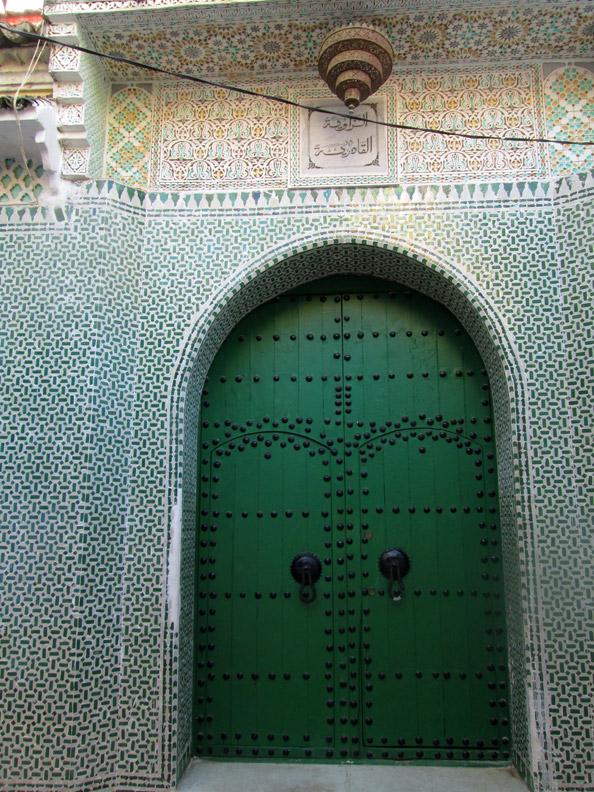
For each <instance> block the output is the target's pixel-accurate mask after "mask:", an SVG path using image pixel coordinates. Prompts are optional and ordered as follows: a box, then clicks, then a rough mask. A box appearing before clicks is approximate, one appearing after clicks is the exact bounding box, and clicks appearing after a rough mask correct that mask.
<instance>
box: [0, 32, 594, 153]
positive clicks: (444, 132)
mask: <svg viewBox="0 0 594 792" xmlns="http://www.w3.org/2000/svg"><path fill="white" fill-rule="evenodd" d="M0 29H2V30H8V31H10V30H11V28H10V27H9V26H8V25H5V24H4V23H2V22H0ZM20 32H21V33H22V34H23V35H24V36H27V37H29V38H31V39H33V40H37V41H43V42H45V43H46V44H54V45H55V46H58V47H68V48H70V49H73V50H76V51H77V52H83V53H85V54H86V55H94V56H95V57H97V58H104V59H106V60H110V61H114V62H115V63H123V64H126V65H127V66H134V67H135V68H138V69H146V70H147V71H151V72H155V73H157V74H165V75H167V76H168V77H176V78H177V79H179V80H188V81H190V82H194V83H198V84H199V85H208V86H209V87H211V88H221V89H223V90H226V91H234V92H235V93H239V94H243V95H244V96H256V97H258V98H259V99H268V100H270V101H272V102H278V103H280V104H284V105H289V106H290V107H296V108H298V109H300V110H309V111H310V112H312V113H323V114H324V115H333V116H338V117H339V118H347V119H351V120H358V121H365V122H367V123H368V124H375V125H377V126H383V127H388V128H389V129H400V130H403V131H406V132H425V133H428V134H430V135H441V136H443V137H457V138H466V139H469V140H495V141H498V142H500V143H548V144H549V145H557V146H583V147H591V146H594V140H592V141H590V140H557V139H555V138H546V137H524V136H519V135H515V136H506V137H501V136H500V135H479V134H474V133H472V132H453V131H452V130H449V129H429V128H428V127H416V126H411V125H409V124H397V123H394V122H392V121H381V120H380V119H369V118H361V117H360V116H356V115H353V114H352V113H341V112H339V111H337V110H328V109H325V108H322V107H314V106H312V105H306V104H300V103H299V102H294V101H292V100H291V99H285V98H284V97H282V96H274V95H272V94H265V93H259V92H258V91H253V90H251V89H250V88H241V87H239V86H237V85H229V84H227V83H221V82H217V81H215V80H207V79H206V78H204V77H195V76H194V75H192V74H184V73H183V72H177V71H173V70H171V69H164V68H162V67H161V66H153V65H151V64H148V63H142V62H141V61H137V60H134V59H132V58H126V57H124V56H123V55H110V54H109V53H107V52H98V51H97V50H93V49H90V48H89V47H83V46H81V45H80V44H64V43H63V42H61V41H58V40H57V39H54V38H51V37H50V36H42V35H40V34H39V33H29V32H25V31H20Z"/></svg>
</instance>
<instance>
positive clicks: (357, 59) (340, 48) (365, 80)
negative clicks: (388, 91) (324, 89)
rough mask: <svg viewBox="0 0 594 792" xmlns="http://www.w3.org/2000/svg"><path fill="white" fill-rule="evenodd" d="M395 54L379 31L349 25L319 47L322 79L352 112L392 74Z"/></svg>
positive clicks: (319, 67) (319, 64)
mask: <svg viewBox="0 0 594 792" xmlns="http://www.w3.org/2000/svg"><path fill="white" fill-rule="evenodd" d="M393 58H394V52H393V50H392V45H391V44H390V42H389V41H388V39H387V38H386V37H385V36H384V35H383V34H382V33H380V32H379V31H377V30H373V29H372V28H368V27H364V26H362V25H349V26H348V27H346V28H341V29H340V30H335V31H334V32H333V33H330V35H329V36H327V37H326V39H325V40H324V43H323V44H322V46H321V48H320V55H319V58H318V69H319V71H320V76H321V78H322V79H323V80H324V81H325V82H326V83H327V84H328V87H329V88H330V90H331V91H332V93H335V94H336V95H337V96H338V98H339V99H341V100H342V101H343V102H344V103H345V105H346V106H347V107H348V109H349V110H350V111H351V112H352V111H353V110H354V109H355V108H356V107H358V106H359V105H360V104H361V102H364V101H365V100H366V99H367V98H368V97H369V96H371V94H373V93H375V92H376V91H377V89H378V88H379V87H380V86H381V85H383V83H384V82H385V81H386V80H387V79H388V77H389V76H390V74H391V73H392V60H393Z"/></svg>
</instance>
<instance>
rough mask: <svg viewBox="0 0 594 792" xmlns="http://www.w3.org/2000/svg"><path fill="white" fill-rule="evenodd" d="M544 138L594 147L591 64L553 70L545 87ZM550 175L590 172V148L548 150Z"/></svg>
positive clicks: (593, 74) (593, 71) (592, 165)
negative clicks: (576, 142)
mask: <svg viewBox="0 0 594 792" xmlns="http://www.w3.org/2000/svg"><path fill="white" fill-rule="evenodd" d="M544 90H545V109H546V116H547V127H548V137H551V138H558V139H559V140H588V141H590V142H593V143H594V69H593V67H592V64H589V65H588V67H586V66H585V65H578V64H575V65H571V66H564V67H561V68H559V69H555V70H554V71H553V72H552V73H551V74H549V75H548V77H547V79H546V82H545V86H544ZM550 157H551V172H552V173H553V174H554V175H564V174H567V173H576V172H580V171H586V170H591V169H592V168H594V145H593V146H589V147H586V148H581V147H578V146H550Z"/></svg>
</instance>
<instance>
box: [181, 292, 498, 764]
mask: <svg viewBox="0 0 594 792" xmlns="http://www.w3.org/2000/svg"><path fill="white" fill-rule="evenodd" d="M309 288H310V289H311V292H310V293H305V292H302V293H291V294H287V295H284V296H282V297H280V298H277V299H276V300H274V301H272V302H271V303H268V304H267V305H265V306H262V307H261V308H259V309H258V310H256V311H254V312H253V313H252V314H250V315H249V316H248V317H246V318H245V319H244V320H243V321H242V322H241V323H240V324H239V325H238V326H237V327H236V328H235V329H234V331H233V332H232V333H231V335H230V336H229V338H228V339H227V340H226V342H225V343H224V344H223V346H222V347H221V349H220V351H219V353H218V355H217V357H216V358H215V361H214V362H213V365H212V367H211V370H210V372H209V378H208V382H207V384H206V386H205V390H204V394H203V398H202V407H203V409H202V428H201V436H200V460H199V463H200V464H199V468H200V473H199V475H200V482H199V485H200V487H199V503H198V509H199V522H198V530H197V545H198V546H197V564H196V569H197V606H196V636H197V640H196V664H197V668H196V675H195V676H196V688H195V725H196V745H197V751H198V753H199V754H206V755H212V756H227V757H242V758H247V757H252V756H257V757H263V758H274V759H278V758H282V757H289V758H290V759H291V758H292V759H306V758H311V759H318V760H319V759H325V760H327V759H333V760H334V759H336V760H344V759H351V758H353V759H357V758H358V759H370V760H382V759H388V760H392V761H393V760H399V759H400V760H433V761H435V760H439V761H442V760H448V759H451V760H458V761H470V760H479V761H480V760H482V761H497V760H505V759H507V758H508V756H509V724H508V705H507V698H508V697H507V668H506V658H507V652H506V640H505V623H504V602H503V580H502V572H501V560H500V557H501V548H500V530H499V512H498V500H497V492H496V472H495V456H494V453H495V446H494V439H493V426H492V413H491V400H490V393H489V383H488V378H487V374H486V371H485V369H484V366H483V363H482V361H481V359H480V357H479V355H478V352H477V350H476V348H475V347H474V345H473V343H472V341H471V340H470V339H469V337H468V335H467V334H466V332H465V331H464V330H463V329H462V328H461V327H460V325H459V323H458V322H457V321H456V320H455V318H454V317H453V316H452V315H451V314H449V312H448V311H447V310H446V309H445V308H443V306H440V305H439V304H437V303H435V302H433V301H432V300H430V299H428V298H426V297H424V296H423V295H421V294H418V293H416V292H411V291H410V290H407V289H405V288H404V287H400V286H398V285H396V284H386V283H384V282H382V281H376V280H375V279H365V280H363V279H358V278H348V279H345V278H342V279H339V278H331V279H327V280H325V281H319V282H317V283H314V284H310V285H309ZM394 547H396V548H399V549H401V550H403V551H404V552H405V553H406V554H407V555H408V557H409V559H410V571H409V573H408V574H407V575H406V577H405V578H404V580H403V583H404V595H403V596H402V598H401V599H400V600H399V601H394V600H393V599H392V598H391V597H390V596H389V595H388V588H389V580H387V579H386V578H385V577H384V576H383V575H382V574H381V573H380V571H379V567H378V560H379V557H380V555H381V554H382V552H383V551H385V550H387V549H390V548H394ZM303 552H310V553H314V554H315V555H316V556H317V557H318V558H319V559H320V562H321V566H322V573H321V577H320V580H319V581H318V583H317V584H316V598H315V600H314V601H310V602H307V603H304V602H302V601H301V600H300V598H299V585H298V584H297V583H296V581H295V580H294V579H293V577H292V575H291V571H290V566H291V561H292V559H293V558H294V557H295V556H296V555H297V554H299V553H303ZM395 588H396V589H398V585H396V586H395Z"/></svg>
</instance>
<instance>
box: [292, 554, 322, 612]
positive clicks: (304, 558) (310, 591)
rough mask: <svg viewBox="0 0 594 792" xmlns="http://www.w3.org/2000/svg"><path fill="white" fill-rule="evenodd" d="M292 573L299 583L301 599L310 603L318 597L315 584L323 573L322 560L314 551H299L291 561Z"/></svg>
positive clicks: (307, 603)
mask: <svg viewBox="0 0 594 792" xmlns="http://www.w3.org/2000/svg"><path fill="white" fill-rule="evenodd" d="M291 574H292V575H293V577H294V579H295V580H296V581H297V583H299V599H300V600H301V602H304V603H305V604H306V605H310V604H311V603H312V602H313V601H314V600H315V598H316V589H315V585H314V584H315V583H317V581H318V580H319V579H320V575H321V574H322V562H321V561H320V559H319V558H318V557H317V556H315V555H314V554H313V553H299V555H296V556H295V558H294V559H293V560H292V562H291Z"/></svg>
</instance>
